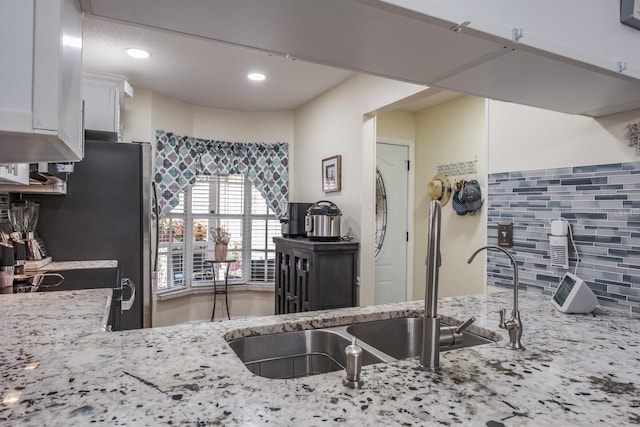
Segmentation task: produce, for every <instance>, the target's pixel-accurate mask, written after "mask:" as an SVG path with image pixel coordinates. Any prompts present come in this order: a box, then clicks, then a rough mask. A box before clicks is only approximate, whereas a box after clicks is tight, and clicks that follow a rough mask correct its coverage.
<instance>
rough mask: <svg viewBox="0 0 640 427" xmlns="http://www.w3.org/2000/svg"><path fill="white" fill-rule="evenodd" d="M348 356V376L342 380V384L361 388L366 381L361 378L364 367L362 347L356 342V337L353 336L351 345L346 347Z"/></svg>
mask: <svg viewBox="0 0 640 427" xmlns="http://www.w3.org/2000/svg"><path fill="white" fill-rule="evenodd" d="M344 351H345V353H346V356H347V364H346V365H347V366H346V367H345V369H346V371H347V377H346V378H345V379H343V380H342V384H344V385H346V386H347V387H351V388H360V387H362V384H364V381H362V379H361V378H360V369H361V368H362V348H360V346H358V345H357V344H356V338H355V337H353V341H352V342H351V345H348V346H347V347H346V348H345V349H344Z"/></svg>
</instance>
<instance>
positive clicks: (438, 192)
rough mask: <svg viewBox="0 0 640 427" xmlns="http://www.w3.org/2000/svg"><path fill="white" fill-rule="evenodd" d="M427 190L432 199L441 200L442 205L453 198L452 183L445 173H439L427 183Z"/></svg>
mask: <svg viewBox="0 0 640 427" xmlns="http://www.w3.org/2000/svg"><path fill="white" fill-rule="evenodd" d="M427 192H428V193H429V196H430V197H431V200H439V201H440V204H441V205H442V206H444V205H446V204H447V203H448V202H449V199H450V198H451V183H450V182H449V178H448V177H447V176H446V175H443V174H440V173H439V174H437V175H436V176H434V177H433V179H432V180H431V181H429V183H428V184H427Z"/></svg>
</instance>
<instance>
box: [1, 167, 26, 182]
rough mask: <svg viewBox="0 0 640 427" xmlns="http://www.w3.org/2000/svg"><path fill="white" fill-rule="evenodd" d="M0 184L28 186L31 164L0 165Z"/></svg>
mask: <svg viewBox="0 0 640 427" xmlns="http://www.w3.org/2000/svg"><path fill="white" fill-rule="evenodd" d="M0 182H2V183H11V184H25V185H26V184H28V183H29V164H28V163H9V164H4V165H0Z"/></svg>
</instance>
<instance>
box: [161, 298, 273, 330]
mask: <svg viewBox="0 0 640 427" xmlns="http://www.w3.org/2000/svg"><path fill="white" fill-rule="evenodd" d="M217 298H218V299H217V301H216V320H224V319H226V318H227V317H226V316H227V310H226V307H225V302H224V295H218V297H217ZM274 298H275V297H274V293H273V291H240V292H231V293H230V294H229V312H230V313H231V318H232V319H234V318H240V317H252V316H267V315H271V314H273V312H274ZM212 310H213V294H212V293H202V294H195V295H189V296H185V297H179V298H172V299H168V300H164V301H158V307H157V309H156V317H155V319H154V322H153V326H154V327H158V326H170V325H177V324H180V323H187V322H206V321H209V320H210V319H211V312H212Z"/></svg>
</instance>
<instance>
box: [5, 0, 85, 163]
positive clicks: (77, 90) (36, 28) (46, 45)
mask: <svg viewBox="0 0 640 427" xmlns="http://www.w3.org/2000/svg"><path fill="white" fill-rule="evenodd" d="M0 55H1V56H2V58H3V66H2V67H0V93H2V96H0V162H3V163H5V162H6V163H9V162H43V161H77V160H81V159H82V157H83V128H82V100H81V96H80V94H81V79H82V75H81V71H82V12H81V10H80V4H79V2H78V1H77V0H3V1H2V2H1V3H0ZM9 65H10V66H9Z"/></svg>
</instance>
